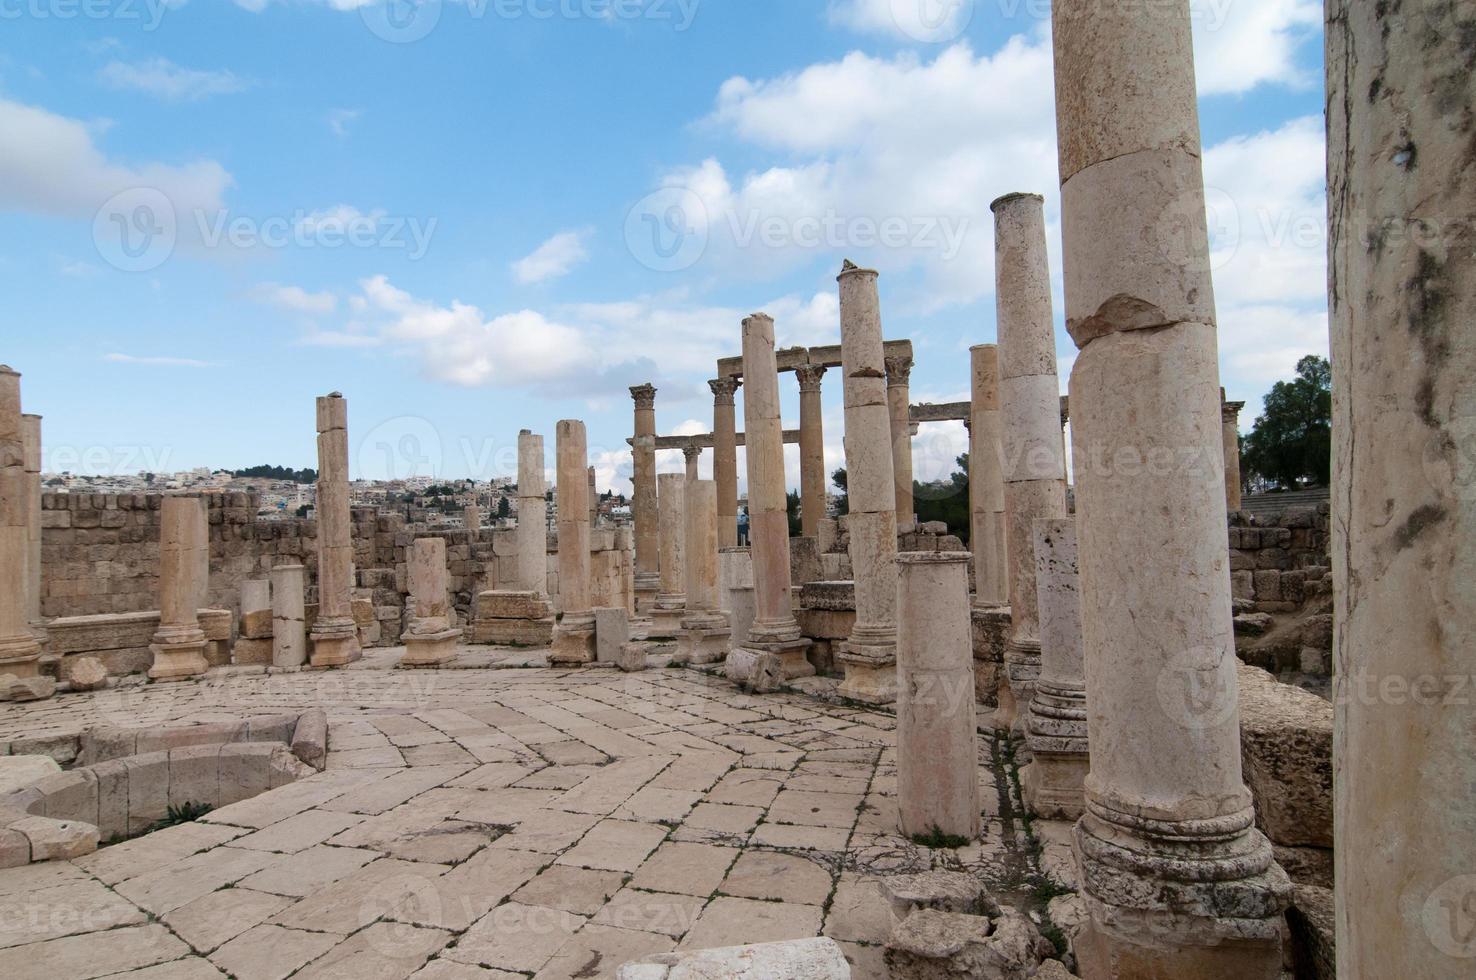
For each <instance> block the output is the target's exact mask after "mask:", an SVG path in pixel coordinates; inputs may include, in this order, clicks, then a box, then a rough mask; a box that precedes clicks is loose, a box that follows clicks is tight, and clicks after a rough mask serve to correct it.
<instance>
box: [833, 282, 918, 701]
mask: <svg viewBox="0 0 1476 980" xmlns="http://www.w3.org/2000/svg"><path fill="white" fill-rule="evenodd" d="M876 279H877V274H876V272H875V271H874V270H872V269H860V268H857V267H856V266H855V265H853V264H851V263H850V262H849V261H848V262H846V263H845V265H844V267H843V268H842V269H841V274H840V276H839V277H838V281H839V282H840V317H841V362H842V367H841V370H842V372H843V375H844V379H845V380H844V384H845V405H846V434H845V448H846V484H847V491H848V496H849V499H850V513H849V516H847V518H846V527H847V530H848V531H849V533H850V553H851V572H852V577H853V578H854V579H855V580H856V625H855V627H854V628H853V629H852V630H851V636H850V638H849V639H848V640H847V641H846V643H845V644H844V646H842V648H841V650H840V652H839V655H838V659H839V660H840V661H841V663H842V665H844V667H845V671H846V679H845V681H844V682H843V683H842V684H841V688H840V690H841V693H842V694H844V695H845V696H846V697H849V698H854V699H856V700H858V701H866V702H869V703H872V704H886V703H888V702H890V701H892V700H893V699H895V698H896V695H897V670H896V666H897V564H896V557H897V514H898V511H897V503H898V500H897V488H898V487H900V486H901V485H902V484H901V481H900V478H897V477H895V476H894V470H893V468H892V466H893V463H894V462H895V461H896V456H895V453H894V449H895V448H896V445H897V443H896V440H895V438H894V436H895V435H896V430H895V428H894V427H893V424H892V423H893V421H895V416H894V415H892V414H891V412H890V409H889V406H888V397H889V395H891V393H892V390H893V389H890V386H889V384H888V381H887V379H888V376H889V375H891V373H892V372H891V371H890V370H888V364H887V363H886V361H889V360H891V359H884V358H883V354H882V325H881V299H880V297H879V296H878V294H877V286H876ZM908 486H909V487H910V486H911V481H910V480H909V481H908ZM910 513H911V511H910V505H909V515H910Z"/></svg>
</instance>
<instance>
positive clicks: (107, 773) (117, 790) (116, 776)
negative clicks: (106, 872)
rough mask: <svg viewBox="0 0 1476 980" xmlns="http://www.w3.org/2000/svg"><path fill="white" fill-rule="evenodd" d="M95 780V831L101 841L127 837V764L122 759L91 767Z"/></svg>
mask: <svg viewBox="0 0 1476 980" xmlns="http://www.w3.org/2000/svg"><path fill="white" fill-rule="evenodd" d="M91 769H92V775H93V776H94V777H95V778H96V779H97V829H98V834H99V835H100V837H101V839H102V840H103V841H111V840H115V839H117V838H120V837H126V836H128V763H126V762H124V761H123V760H122V759H113V760H110V761H108V762H99V763H97V764H96V765H94V766H92V767H91Z"/></svg>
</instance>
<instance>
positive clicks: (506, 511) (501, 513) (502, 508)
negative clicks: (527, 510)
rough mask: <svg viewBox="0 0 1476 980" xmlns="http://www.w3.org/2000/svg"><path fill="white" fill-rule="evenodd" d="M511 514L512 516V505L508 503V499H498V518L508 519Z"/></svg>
mask: <svg viewBox="0 0 1476 980" xmlns="http://www.w3.org/2000/svg"><path fill="white" fill-rule="evenodd" d="M510 514H512V505H511V504H509V503H508V502H507V498H506V497H498V498H497V516H498V517H499V518H506V517H508V516H509V515H510Z"/></svg>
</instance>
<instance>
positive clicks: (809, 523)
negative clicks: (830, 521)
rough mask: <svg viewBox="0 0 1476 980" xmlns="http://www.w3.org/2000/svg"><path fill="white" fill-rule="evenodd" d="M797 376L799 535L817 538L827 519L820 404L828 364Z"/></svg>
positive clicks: (801, 370)
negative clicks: (798, 399) (798, 408)
mask: <svg viewBox="0 0 1476 980" xmlns="http://www.w3.org/2000/svg"><path fill="white" fill-rule="evenodd" d="M794 376H795V377H796V378H797V379H799V390H800V441H799V450H800V533H801V534H803V535H804V536H805V537H807V538H818V537H819V536H820V522H821V521H822V520H824V519H825V479H826V477H825V410H824V408H823V407H822V406H821V403H820V379H821V378H823V377H825V365H823V364H805V365H801V366H800V367H797V368H795V371H794Z"/></svg>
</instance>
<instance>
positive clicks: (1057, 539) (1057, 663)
mask: <svg viewBox="0 0 1476 980" xmlns="http://www.w3.org/2000/svg"><path fill="white" fill-rule="evenodd" d="M1034 531H1035V533H1034V543H1035V591H1036V604H1037V606H1038V607H1039V609H1040V678H1039V679H1038V680H1037V681H1036V684H1035V696H1034V697H1033V698H1031V700H1030V710H1029V712H1028V713H1027V714H1026V720H1025V743H1026V745H1028V746H1029V747H1030V755H1031V760H1032V761H1031V763H1030V764H1029V765H1028V766H1026V767H1025V768H1024V769H1022V770H1020V785H1021V789H1023V790H1024V793H1025V803H1026V805H1027V806H1029V807H1030V808H1031V809H1032V810H1034V811H1035V812H1036V813H1038V814H1039V815H1041V816H1043V817H1047V818H1049V819H1052V820H1075V819H1077V818H1078V817H1080V816H1081V813H1082V809H1083V806H1084V803H1083V799H1082V789H1081V787H1082V782H1083V781H1084V780H1085V779H1086V774H1087V767H1088V757H1087V704H1086V676H1085V673H1084V670H1085V668H1084V666H1083V663H1082V655H1081V590H1080V588H1079V586H1078V583H1077V567H1076V522H1075V521H1073V520H1072V519H1071V518H1069V517H1062V518H1056V519H1052V520H1038V521H1036V522H1035V528H1034Z"/></svg>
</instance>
